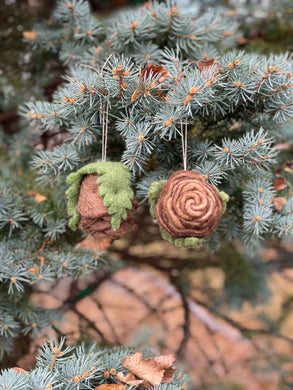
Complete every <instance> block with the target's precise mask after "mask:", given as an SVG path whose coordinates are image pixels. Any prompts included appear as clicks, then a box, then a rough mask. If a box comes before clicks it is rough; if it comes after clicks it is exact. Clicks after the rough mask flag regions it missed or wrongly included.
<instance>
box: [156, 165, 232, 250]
mask: <svg viewBox="0 0 293 390" xmlns="http://www.w3.org/2000/svg"><path fill="white" fill-rule="evenodd" d="M149 197H150V202H151V205H152V212H153V216H154V218H156V219H157V221H158V223H159V225H160V228H161V232H162V236H163V238H165V239H167V240H168V241H170V242H172V243H174V244H175V245H176V246H198V245H200V244H201V242H202V239H203V238H205V237H207V236H208V235H209V234H211V233H212V232H213V231H214V230H215V228H216V227H217V225H218V223H219V220H220V218H221V215H222V213H223V211H224V209H225V206H226V203H227V201H228V195H226V194H225V193H223V192H218V190H217V189H216V188H215V187H213V186H212V185H210V184H209V183H207V182H206V180H205V179H204V177H203V176H202V175H200V174H199V173H197V172H193V171H178V172H175V173H174V174H173V175H172V176H171V177H170V179H169V180H167V181H163V182H158V183H153V185H152V186H151V188H150V191H149Z"/></svg>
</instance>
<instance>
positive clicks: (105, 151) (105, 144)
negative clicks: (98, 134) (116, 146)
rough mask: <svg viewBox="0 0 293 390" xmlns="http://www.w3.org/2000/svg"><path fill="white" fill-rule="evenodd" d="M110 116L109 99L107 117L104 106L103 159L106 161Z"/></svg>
mask: <svg viewBox="0 0 293 390" xmlns="http://www.w3.org/2000/svg"><path fill="white" fill-rule="evenodd" d="M108 116H109V99H108V101H107V107H106V118H105V110H104V107H103V112H102V161H106V158H107V141H108Z"/></svg>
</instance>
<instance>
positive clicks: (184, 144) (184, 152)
mask: <svg viewBox="0 0 293 390" xmlns="http://www.w3.org/2000/svg"><path fill="white" fill-rule="evenodd" d="M181 142H182V155H183V169H184V171H186V169H187V123H185V129H184V131H183V123H182V120H181Z"/></svg>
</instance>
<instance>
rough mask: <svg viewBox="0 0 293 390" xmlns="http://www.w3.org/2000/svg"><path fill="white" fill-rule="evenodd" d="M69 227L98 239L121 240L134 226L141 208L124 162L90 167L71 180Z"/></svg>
mask: <svg viewBox="0 0 293 390" xmlns="http://www.w3.org/2000/svg"><path fill="white" fill-rule="evenodd" d="M67 183H68V184H69V185H70V187H69V188H68V190H67V191H66V196H67V199H68V203H67V210H68V214H69V216H70V217H71V219H70V221H69V227H70V228H71V229H72V230H76V229H77V227H78V226H79V227H80V228H81V230H83V231H84V232H85V233H88V234H91V235H92V236H93V237H95V238H105V237H109V236H111V238H118V237H119V236H120V235H122V234H125V233H126V232H127V231H128V230H129V229H130V228H131V227H132V226H133V224H134V217H133V209H135V208H136V207H137V202H136V200H135V199H134V195H133V191H132V189H131V187H130V173H129V170H128V168H127V167H126V166H125V165H124V164H122V163H120V162H106V161H98V162H96V163H91V164H88V165H86V166H84V167H82V168H81V169H79V170H78V171H77V172H75V173H71V174H70V175H69V176H68V178H67Z"/></svg>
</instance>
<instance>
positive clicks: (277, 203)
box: [273, 197, 287, 211]
mask: <svg viewBox="0 0 293 390" xmlns="http://www.w3.org/2000/svg"><path fill="white" fill-rule="evenodd" d="M273 203H274V206H275V207H276V209H277V210H279V211H280V210H282V208H283V207H284V206H285V204H286V203H287V200H286V198H283V197H280V198H274V199H273Z"/></svg>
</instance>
